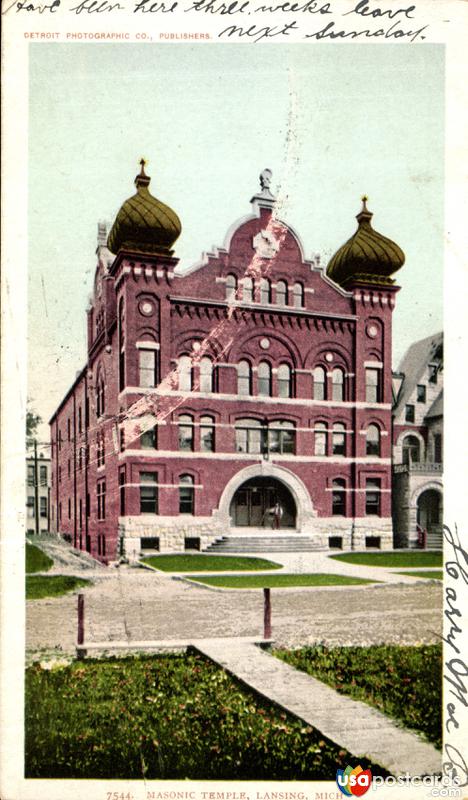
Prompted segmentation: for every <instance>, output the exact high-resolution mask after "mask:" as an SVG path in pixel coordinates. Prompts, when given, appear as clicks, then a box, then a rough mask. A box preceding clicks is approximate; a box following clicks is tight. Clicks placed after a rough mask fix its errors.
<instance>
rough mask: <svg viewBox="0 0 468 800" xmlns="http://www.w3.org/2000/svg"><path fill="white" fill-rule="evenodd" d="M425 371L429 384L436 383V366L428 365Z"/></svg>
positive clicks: (437, 369)
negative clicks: (427, 374)
mask: <svg viewBox="0 0 468 800" xmlns="http://www.w3.org/2000/svg"><path fill="white" fill-rule="evenodd" d="M427 369H428V373H429V383H437V373H438V371H439V368H438V365H437V364H429V366H428V368H427Z"/></svg>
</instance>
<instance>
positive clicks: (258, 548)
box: [205, 535, 328, 553]
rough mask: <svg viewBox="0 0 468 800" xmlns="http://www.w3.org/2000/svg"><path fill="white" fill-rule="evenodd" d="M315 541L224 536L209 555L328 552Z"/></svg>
mask: <svg viewBox="0 0 468 800" xmlns="http://www.w3.org/2000/svg"><path fill="white" fill-rule="evenodd" d="M327 549H328V548H326V547H324V546H323V545H322V544H320V543H319V542H317V541H314V539H311V538H308V537H304V536H301V537H300V538H299V537H296V536H294V535H292V536H224V537H223V538H222V539H218V540H217V541H216V542H213V543H212V544H210V545H209V546H208V547H207V548H206V549H205V552H207V553H265V552H273V553H290V552H291V553H306V552H307V553H308V552H311V551H318V550H322V551H323V550H327Z"/></svg>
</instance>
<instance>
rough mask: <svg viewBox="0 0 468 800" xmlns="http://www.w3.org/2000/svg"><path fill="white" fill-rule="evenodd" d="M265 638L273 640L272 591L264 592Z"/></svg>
mask: <svg viewBox="0 0 468 800" xmlns="http://www.w3.org/2000/svg"><path fill="white" fill-rule="evenodd" d="M263 638H264V639H271V597H270V589H264V590H263Z"/></svg>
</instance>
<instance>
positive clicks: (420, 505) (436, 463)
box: [393, 333, 444, 547]
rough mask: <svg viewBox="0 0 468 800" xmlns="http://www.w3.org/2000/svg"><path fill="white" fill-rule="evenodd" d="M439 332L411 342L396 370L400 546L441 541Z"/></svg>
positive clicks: (397, 533) (395, 511) (396, 503)
mask: <svg viewBox="0 0 468 800" xmlns="http://www.w3.org/2000/svg"><path fill="white" fill-rule="evenodd" d="M443 349H444V345H443V335H442V333H438V334H436V335H434V336H428V337H427V338H425V339H421V341H419V342H415V343H414V344H413V345H411V347H410V348H409V349H408V351H407V353H406V354H405V356H404V358H403V359H402V361H401V364H400V365H399V367H398V372H397V373H395V375H394V390H395V407H394V412H393V461H394V466H393V528H394V535H395V544H396V545H397V546H399V547H418V546H427V547H441V545H442V470H443V466H442V465H443V391H444V390H443V377H444V357H443Z"/></svg>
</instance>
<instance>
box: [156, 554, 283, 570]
mask: <svg viewBox="0 0 468 800" xmlns="http://www.w3.org/2000/svg"><path fill="white" fill-rule="evenodd" d="M141 561H142V562H143V563H144V564H149V565H150V566H151V567H155V568H156V569H161V570H163V572H222V571H223V570H240V571H242V570H246V571H247V570H258V569H260V570H264V569H281V567H282V564H277V563H276V562H275V561H267V559H265V558H247V557H244V556H211V555H203V554H201V553H200V554H199V555H198V554H194V555H191V554H189V553H184V554H181V555H162V556H148V558H142V559H141Z"/></svg>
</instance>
